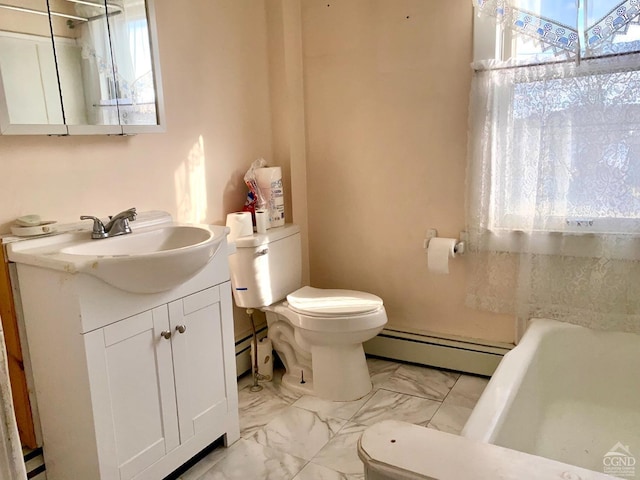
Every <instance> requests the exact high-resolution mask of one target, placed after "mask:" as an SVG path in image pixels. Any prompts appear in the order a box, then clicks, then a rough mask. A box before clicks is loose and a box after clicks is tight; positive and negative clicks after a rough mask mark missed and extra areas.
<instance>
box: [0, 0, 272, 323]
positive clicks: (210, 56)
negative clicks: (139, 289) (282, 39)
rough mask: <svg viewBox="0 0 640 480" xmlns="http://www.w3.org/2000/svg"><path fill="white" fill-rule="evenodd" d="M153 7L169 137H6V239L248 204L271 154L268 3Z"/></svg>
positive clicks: (193, 0) (1, 144) (2, 143)
mask: <svg viewBox="0 0 640 480" xmlns="http://www.w3.org/2000/svg"><path fill="white" fill-rule="evenodd" d="M155 3H156V11H157V23H158V34H159V47H160V60H161V67H162V77H163V84H164V92H165V104H166V116H167V132H166V133H163V134H146V135H138V136H135V137H106V136H90V137H65V138H55V137H42V136H37V137H36V136H34V137H25V136H22V137H11V136H5V137H0V168H1V170H0V172H1V174H0V232H7V231H8V229H9V225H10V223H11V222H12V220H13V219H15V218H16V217H17V216H20V215H24V214H29V213H38V214H40V215H42V216H43V217H44V218H47V219H56V220H58V221H62V222H66V221H76V220H77V219H78V217H79V216H80V215H82V214H89V215H97V216H106V215H109V214H113V213H116V212H118V211H120V210H123V209H125V208H128V207H131V206H135V207H137V208H138V209H139V210H141V211H144V210H150V209H160V210H166V211H168V212H170V213H171V214H173V215H174V217H175V218H177V219H178V220H183V221H197V222H206V223H223V222H224V218H225V214H226V213H227V212H230V211H234V210H237V209H239V208H241V206H242V205H243V204H244V199H245V192H246V188H245V187H244V184H243V182H242V176H243V175H244V172H245V171H246V169H247V168H248V166H249V165H250V164H251V162H252V161H253V160H254V159H256V158H258V157H264V158H266V159H267V160H268V161H271V155H272V138H271V137H272V135H271V121H270V115H271V113H270V97H269V78H268V58H267V30H266V28H267V23H266V9H265V6H264V2H262V1H260V0H233V1H230V0H217V1H214V0H189V1H188V2H184V1H180V2H178V1H172V0H156V2H155ZM238 319H239V324H238V325H237V330H238V331H246V329H247V325H246V323H245V320H244V316H243V315H240V316H238Z"/></svg>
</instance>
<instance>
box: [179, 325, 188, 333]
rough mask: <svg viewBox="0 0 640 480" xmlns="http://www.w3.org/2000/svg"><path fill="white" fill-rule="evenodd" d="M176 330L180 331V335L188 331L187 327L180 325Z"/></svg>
mask: <svg viewBox="0 0 640 480" xmlns="http://www.w3.org/2000/svg"><path fill="white" fill-rule="evenodd" d="M176 330H177V331H178V333H184V332H186V331H187V327H186V325H178V326H176Z"/></svg>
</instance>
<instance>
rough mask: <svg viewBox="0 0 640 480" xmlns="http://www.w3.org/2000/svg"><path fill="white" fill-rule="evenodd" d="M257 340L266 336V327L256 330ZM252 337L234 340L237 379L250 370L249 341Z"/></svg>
mask: <svg viewBox="0 0 640 480" xmlns="http://www.w3.org/2000/svg"><path fill="white" fill-rule="evenodd" d="M257 336H258V340H260V339H261V338H263V337H266V336H267V326H266V325H264V326H262V327H260V328H259V329H258V332H257ZM252 337H253V335H248V336H246V337H243V338H241V339H239V340H236V375H237V376H238V377H239V376H240V375H242V374H243V373H245V372H248V371H249V370H251V363H252V362H251V340H252Z"/></svg>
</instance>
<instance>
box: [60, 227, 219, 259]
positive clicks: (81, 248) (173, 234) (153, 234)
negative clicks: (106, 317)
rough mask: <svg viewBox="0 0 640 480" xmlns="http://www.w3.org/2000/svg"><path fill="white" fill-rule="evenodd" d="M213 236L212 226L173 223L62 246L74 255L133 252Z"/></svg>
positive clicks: (158, 249) (147, 252) (185, 245)
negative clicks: (130, 233)
mask: <svg viewBox="0 0 640 480" xmlns="http://www.w3.org/2000/svg"><path fill="white" fill-rule="evenodd" d="M211 237H212V233H211V232H210V231H209V230H204V229H202V228H200V227H193V226H189V225H171V226H168V227H162V228H157V229H153V230H149V231H146V232H143V233H139V234H137V235H135V234H133V235H121V236H119V237H113V238H107V239H103V240H97V241H90V242H84V243H81V244H78V245H72V246H70V247H65V248H62V249H60V252H62V253H70V254H71V255H94V256H112V257H116V256H132V255H150V254H153V253H158V252H169V251H171V250H178V249H185V248H190V247H193V246H196V245H198V244H200V243H202V242H206V241H207V240H209V239H210V238H211Z"/></svg>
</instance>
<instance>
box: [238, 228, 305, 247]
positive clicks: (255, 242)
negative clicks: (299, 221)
mask: <svg viewBox="0 0 640 480" xmlns="http://www.w3.org/2000/svg"><path fill="white" fill-rule="evenodd" d="M296 233H300V227H299V226H298V225H295V224H293V223H287V224H286V225H283V226H282V227H274V228H270V229H269V230H267V233H254V234H253V235H245V236H244V237H238V238H236V239H235V244H236V248H254V247H259V246H261V245H267V244H269V243H271V242H275V241H276V240H282V239H283V238H286V237H290V236H291V235H295V234H296Z"/></svg>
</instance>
